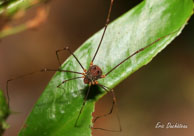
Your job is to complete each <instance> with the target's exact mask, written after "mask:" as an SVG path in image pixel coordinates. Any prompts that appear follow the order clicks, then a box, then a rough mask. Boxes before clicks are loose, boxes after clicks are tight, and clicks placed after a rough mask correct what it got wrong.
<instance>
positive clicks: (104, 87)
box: [93, 84, 122, 132]
mask: <svg viewBox="0 0 194 136" xmlns="http://www.w3.org/2000/svg"><path fill="white" fill-rule="evenodd" d="M98 85H99V86H100V87H101V88H103V89H104V90H105V91H106V92H107V93H109V94H110V93H111V96H112V100H113V101H112V106H111V109H110V111H109V112H108V113H106V114H103V115H100V116H97V117H96V118H95V119H94V120H93V123H95V122H96V121H97V120H98V119H100V118H102V117H106V116H108V115H111V114H112V112H113V109H114V107H115V108H116V116H117V119H118V122H119V130H110V129H104V128H94V127H93V129H99V130H104V131H111V132H121V131H122V128H121V122H120V118H119V115H118V107H117V102H116V96H115V94H114V91H113V89H109V88H108V87H106V86H104V85H101V84H98Z"/></svg>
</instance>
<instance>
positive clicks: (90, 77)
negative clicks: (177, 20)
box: [6, 0, 179, 132]
mask: <svg viewBox="0 0 194 136" xmlns="http://www.w3.org/2000/svg"><path fill="white" fill-rule="evenodd" d="M113 1H114V0H111V2H110V7H109V11H108V16H107V19H106V23H105V26H104V31H103V34H102V37H101V39H100V41H99V44H98V47H97V49H96V52H95V54H94V56H93V58H92V61H91V62H90V66H89V69H90V70H89V69H88V70H86V69H85V68H84V67H83V65H82V64H81V63H80V61H79V59H78V58H77V57H76V56H75V55H74V54H73V52H72V51H71V50H70V49H69V47H65V48H63V49H59V50H57V51H56V57H57V60H58V63H59V65H60V66H61V62H60V59H59V55H58V54H59V52H61V51H64V50H66V51H68V52H69V53H70V54H71V55H73V57H74V58H75V59H76V61H77V62H78V63H79V65H80V67H81V68H82V70H83V72H76V71H71V70H62V69H61V68H58V69H47V68H44V69H42V70H39V71H35V72H31V73H27V74H24V75H21V76H18V77H15V78H11V79H9V80H7V83H6V92H7V98H8V105H9V102H10V99H9V83H10V82H11V81H13V80H16V79H19V78H23V77H25V76H28V75H32V74H34V73H38V72H53V71H55V72H56V71H58V72H68V73H74V74H77V75H80V76H78V77H74V78H71V79H66V80H64V81H63V82H62V83H60V84H59V85H58V86H57V87H60V86H61V85H62V84H64V83H66V82H68V81H71V80H75V79H79V78H83V79H84V80H83V83H85V84H88V86H89V87H88V91H87V94H86V95H85V98H84V102H83V104H82V107H81V109H80V112H79V114H78V117H77V119H76V122H75V127H77V123H78V120H79V117H80V115H81V113H82V110H83V108H84V106H85V103H86V101H87V97H88V94H89V92H90V88H91V85H98V86H99V87H101V88H102V89H104V90H105V91H106V92H107V93H110V94H111V96H112V106H111V109H110V111H109V112H108V113H107V114H104V115H100V116H97V117H96V118H94V120H93V123H95V122H96V121H97V120H98V119H99V118H101V117H106V116H108V115H110V114H111V113H112V112H113V109H114V106H115V105H116V97H115V94H114V91H113V89H110V88H108V87H106V86H104V85H102V84H99V83H98V81H97V80H98V79H101V78H105V77H106V76H108V75H109V74H110V73H111V72H112V71H114V70H115V69H116V68H117V67H119V66H120V65H122V64H123V63H124V62H126V61H127V60H129V59H130V58H131V57H133V56H134V55H136V54H138V53H139V52H142V51H143V50H144V49H146V48H148V47H150V46H152V45H153V44H155V43H156V42H158V41H160V40H161V39H163V38H165V37H167V36H169V35H171V34H174V33H176V32H178V31H179V30H176V31H174V32H171V33H170V34H168V35H165V36H163V37H160V38H158V39H156V40H155V41H153V42H151V43H150V44H148V45H146V46H145V47H143V48H141V49H139V50H137V51H136V52H134V53H132V54H131V55H130V56H128V57H127V58H125V59H124V60H123V61H121V62H120V63H119V64H117V65H116V66H114V67H113V68H112V69H111V70H110V71H108V72H107V73H106V74H104V75H98V76H96V75H95V73H92V72H90V71H91V69H94V70H96V69H99V70H98V71H97V73H98V74H100V73H101V72H102V71H101V69H100V67H99V66H97V65H93V62H94V60H95V58H96V56H97V53H98V51H99V49H100V46H101V43H102V41H103V38H104V35H105V32H106V29H107V27H108V24H109V20H110V14H111V11H112V6H113ZM115 107H116V115H117V119H118V123H119V129H118V130H109V129H104V128H94V127H93V129H100V130H104V131H112V132H121V124H120V119H119V116H118V113H117V106H115Z"/></svg>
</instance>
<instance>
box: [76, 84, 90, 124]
mask: <svg viewBox="0 0 194 136" xmlns="http://www.w3.org/2000/svg"><path fill="white" fill-rule="evenodd" d="M90 87H91V83H90V84H89V87H88V91H87V94H86V96H85V98H84V102H83V104H82V107H81V109H80V111H79V115H78V117H77V119H76V122H75V127H78V125H77V123H78V120H79V117H80V115H81V113H82V111H83V108H84V106H85V104H86V101H87V98H88V94H89V92H90Z"/></svg>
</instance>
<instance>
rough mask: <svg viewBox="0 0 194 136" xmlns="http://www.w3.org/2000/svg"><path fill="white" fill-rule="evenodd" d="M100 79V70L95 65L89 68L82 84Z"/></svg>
mask: <svg viewBox="0 0 194 136" xmlns="http://www.w3.org/2000/svg"><path fill="white" fill-rule="evenodd" d="M101 77H102V70H101V68H100V67H98V66H97V65H92V66H90V67H89V69H88V71H87V72H86V75H85V78H84V83H85V84H89V83H95V82H96V80H98V79H99V78H101Z"/></svg>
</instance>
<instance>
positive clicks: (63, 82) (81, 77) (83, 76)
mask: <svg viewBox="0 0 194 136" xmlns="http://www.w3.org/2000/svg"><path fill="white" fill-rule="evenodd" d="M78 78H84V76H81V77H74V78H71V79H67V80H64V81H63V82H62V83H60V84H59V85H58V86H57V88H59V87H60V86H61V85H62V84H64V83H65V82H67V81H70V80H74V79H78Z"/></svg>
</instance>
